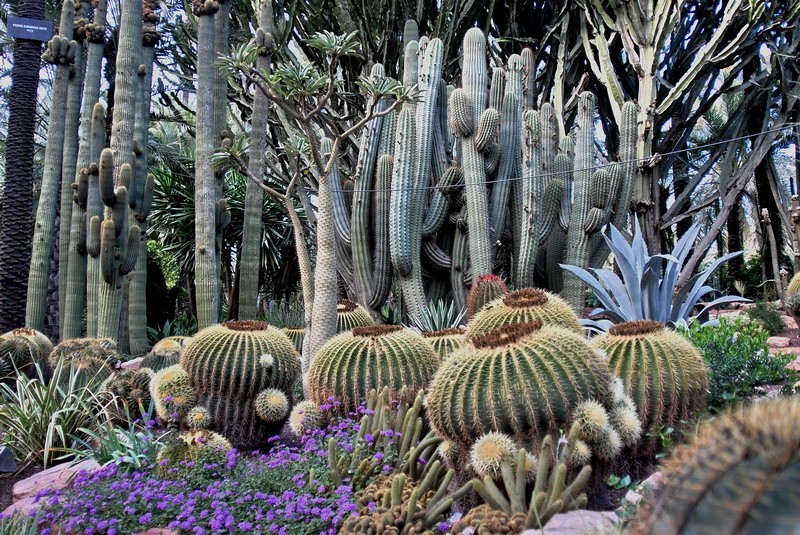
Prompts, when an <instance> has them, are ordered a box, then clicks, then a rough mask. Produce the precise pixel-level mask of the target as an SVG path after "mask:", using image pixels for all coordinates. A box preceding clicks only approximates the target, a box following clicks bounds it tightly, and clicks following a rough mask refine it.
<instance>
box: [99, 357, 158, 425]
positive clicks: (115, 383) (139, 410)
mask: <svg viewBox="0 0 800 535" xmlns="http://www.w3.org/2000/svg"><path fill="white" fill-rule="evenodd" d="M152 378H153V371H152V370H150V369H149V368H141V369H139V370H124V371H122V372H120V373H118V374H117V375H115V376H114V377H113V378H112V379H111V380H110V381H109V382H108V383H106V386H105V388H104V389H103V392H102V395H101V397H102V398H104V401H105V402H106V403H105V407H106V413H107V414H108V416H109V418H111V420H112V421H113V422H115V423H120V424H123V425H124V424H127V423H128V422H130V421H133V420H136V419H137V418H141V416H142V414H144V413H145V412H147V409H148V407H149V405H150V399H151V398H150V381H151V379H152Z"/></svg>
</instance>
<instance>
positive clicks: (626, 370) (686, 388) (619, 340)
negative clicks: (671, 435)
mask: <svg viewBox="0 0 800 535" xmlns="http://www.w3.org/2000/svg"><path fill="white" fill-rule="evenodd" d="M593 344H594V345H595V347H597V348H599V349H601V350H603V351H604V352H605V353H607V354H608V365H609V366H610V367H611V371H612V372H614V374H615V375H617V376H618V377H620V378H621V379H622V382H623V384H624V388H625V392H626V393H627V394H628V395H629V396H630V397H631V398H632V399H633V402H634V403H635V405H636V408H637V411H638V414H639V418H640V421H641V424H642V427H643V428H644V429H645V431H654V430H658V429H659V428H660V427H665V426H666V427H674V426H676V425H677V424H678V423H679V422H680V421H682V420H688V419H690V418H691V417H692V415H693V414H694V413H696V412H697V411H699V410H702V408H703V407H704V406H705V397H706V391H707V389H708V371H707V369H706V365H705V363H704V362H703V358H702V357H701V356H700V353H699V352H698V351H697V348H695V347H694V345H692V343H691V342H690V341H688V340H687V339H686V338H684V337H683V336H681V335H680V334H678V333H676V332H675V331H672V330H669V329H667V328H665V326H664V324H662V323H658V322H656V321H651V320H638V321H629V322H625V323H620V324H618V325H615V326H613V327H611V329H609V331H608V332H607V333H606V334H603V335H601V336H598V337H597V338H595V339H594V340H593Z"/></svg>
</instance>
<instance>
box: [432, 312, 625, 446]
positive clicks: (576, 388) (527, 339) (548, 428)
mask: <svg viewBox="0 0 800 535" xmlns="http://www.w3.org/2000/svg"><path fill="white" fill-rule="evenodd" d="M469 342H470V343H468V344H466V345H464V346H462V347H461V349H459V350H458V351H456V352H455V353H454V354H453V355H452V356H451V357H450V358H449V359H447V360H446V361H444V362H443V363H442V365H441V368H440V369H439V371H438V372H437V373H436V376H435V377H434V379H433V381H432V382H431V385H430V388H429V390H428V417H429V419H430V423H431V425H432V426H433V428H434V429H435V430H436V432H437V433H438V434H439V435H440V436H442V437H444V438H446V439H448V440H450V441H452V442H455V443H459V444H462V445H465V446H469V445H471V444H472V443H473V442H474V441H475V440H476V439H477V438H478V437H480V436H481V435H484V434H486V433H488V432H490V431H499V432H502V433H507V434H509V435H511V437H512V438H513V439H515V440H517V441H518V442H519V443H520V444H521V445H523V446H533V445H538V444H539V443H540V442H541V440H542V439H543V438H544V437H545V436H546V435H548V434H550V433H552V432H554V431H556V430H558V429H563V428H565V427H566V426H568V425H569V424H570V423H571V420H572V418H573V417H574V414H575V410H576V408H577V406H578V405H579V404H580V403H581V402H584V401H589V400H594V401H597V402H599V403H600V404H602V405H603V406H604V407H606V408H611V406H612V404H613V395H612V392H611V390H610V386H611V382H612V375H611V372H610V371H609V369H608V365H607V364H606V363H605V361H604V360H603V358H602V357H601V356H600V354H599V353H598V352H597V351H596V350H594V349H593V348H592V347H591V346H589V344H588V343H587V342H586V341H585V340H584V338H583V337H582V336H580V335H578V334H576V333H575V332H572V331H569V330H567V329H564V328H563V327H559V326H553V325H542V322H541V321H536V322H530V323H517V324H512V325H507V326H505V327H501V328H499V329H495V330H493V331H491V332H489V333H488V334H485V335H481V336H475V337H473V338H472V339H470V341H469Z"/></svg>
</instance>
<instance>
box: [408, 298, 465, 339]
mask: <svg viewBox="0 0 800 535" xmlns="http://www.w3.org/2000/svg"><path fill="white" fill-rule="evenodd" d="M466 317H467V311H466V309H463V308H461V309H459V308H456V304H455V302H454V301H449V302H447V301H443V300H442V299H439V300H438V301H435V302H434V301H429V302H428V306H427V307H425V308H423V309H422V310H421V312H420V313H419V314H415V315H409V317H408V320H409V325H408V327H411V328H414V329H418V330H419V331H422V332H425V331H429V332H436V331H443V330H445V329H452V328H455V327H461V326H463V325H464V324H465V323H466V321H465V320H466Z"/></svg>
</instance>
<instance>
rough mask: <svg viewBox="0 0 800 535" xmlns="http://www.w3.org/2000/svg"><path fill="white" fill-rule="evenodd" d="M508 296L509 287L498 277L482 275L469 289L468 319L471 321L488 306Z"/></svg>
mask: <svg viewBox="0 0 800 535" xmlns="http://www.w3.org/2000/svg"><path fill="white" fill-rule="evenodd" d="M506 294H508V286H506V283H505V281H504V280H503V279H501V278H500V277H498V276H497V275H481V276H480V277H478V280H476V281H475V282H474V283H473V284H472V287H471V288H470V289H469V295H468V297H467V318H468V319H471V318H472V317H473V316H474V315H475V314H477V313H478V312H480V311H481V309H482V308H483V307H484V306H486V305H487V304H489V303H491V302H492V301H495V300H496V299H500V298H501V297H503V296H504V295H506Z"/></svg>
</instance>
